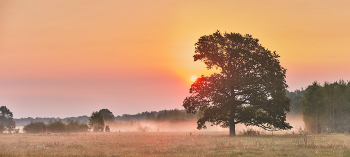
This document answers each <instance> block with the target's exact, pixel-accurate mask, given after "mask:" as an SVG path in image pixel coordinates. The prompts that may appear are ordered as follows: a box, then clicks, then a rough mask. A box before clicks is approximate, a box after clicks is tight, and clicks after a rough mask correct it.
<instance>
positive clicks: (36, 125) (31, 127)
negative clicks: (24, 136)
mask: <svg viewBox="0 0 350 157" xmlns="http://www.w3.org/2000/svg"><path fill="white" fill-rule="evenodd" d="M43 127H46V124H45V123H43V122H31V123H29V124H27V125H25V126H24V127H23V131H24V132H25V133H42V132H43Z"/></svg>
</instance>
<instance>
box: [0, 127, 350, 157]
mask: <svg viewBox="0 0 350 157" xmlns="http://www.w3.org/2000/svg"><path fill="white" fill-rule="evenodd" d="M0 156H298V157H300V156H350V135H345V134H338V135H307V136H305V135H297V134H289V135H275V136H271V135H260V136H237V137H229V136H228V134H227V133H226V132H215V133H198V132H192V133H190V132H187V133H186V132H179V133H171V132H146V133H141V132H113V133H76V134H48V135H43V134H0Z"/></svg>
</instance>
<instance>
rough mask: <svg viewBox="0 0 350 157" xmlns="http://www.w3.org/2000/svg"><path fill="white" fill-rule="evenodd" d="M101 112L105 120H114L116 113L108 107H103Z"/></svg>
mask: <svg viewBox="0 0 350 157" xmlns="http://www.w3.org/2000/svg"><path fill="white" fill-rule="evenodd" d="M99 112H100V113H101V114H102V117H103V120H104V121H114V115H113V113H112V112H111V111H109V110H108V109H101V110H100V111H99Z"/></svg>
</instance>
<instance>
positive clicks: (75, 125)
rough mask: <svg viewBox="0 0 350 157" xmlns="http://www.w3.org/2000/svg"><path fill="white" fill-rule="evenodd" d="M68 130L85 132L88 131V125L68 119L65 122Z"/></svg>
mask: <svg viewBox="0 0 350 157" xmlns="http://www.w3.org/2000/svg"><path fill="white" fill-rule="evenodd" d="M67 131H68V132H87V131H89V126H88V125H87V124H84V123H80V122H79V121H73V120H68V124H67Z"/></svg>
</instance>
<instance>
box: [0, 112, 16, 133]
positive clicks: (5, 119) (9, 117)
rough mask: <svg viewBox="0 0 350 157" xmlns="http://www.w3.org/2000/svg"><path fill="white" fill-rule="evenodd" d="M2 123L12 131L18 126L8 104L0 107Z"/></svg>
mask: <svg viewBox="0 0 350 157" xmlns="http://www.w3.org/2000/svg"><path fill="white" fill-rule="evenodd" d="M0 124H2V125H3V126H4V127H5V128H6V129H7V130H8V131H9V132H10V133H11V132H12V131H14V129H15V128H16V123H15V121H14V120H13V114H12V112H11V111H10V110H9V109H8V108H6V106H1V107H0Z"/></svg>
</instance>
